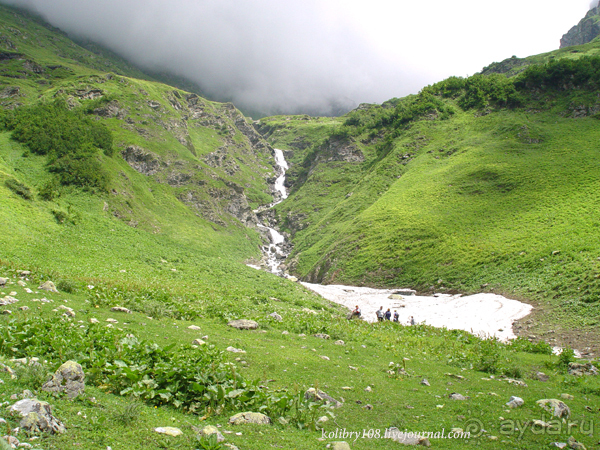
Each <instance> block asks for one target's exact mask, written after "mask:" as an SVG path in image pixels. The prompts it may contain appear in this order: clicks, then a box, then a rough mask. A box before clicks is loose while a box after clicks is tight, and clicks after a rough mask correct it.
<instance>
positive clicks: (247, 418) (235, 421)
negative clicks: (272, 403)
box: [229, 412, 271, 425]
mask: <svg viewBox="0 0 600 450" xmlns="http://www.w3.org/2000/svg"><path fill="white" fill-rule="evenodd" d="M229 423H230V424H232V425H240V424H244V423H255V424H258V425H268V424H270V423H271V419H270V418H269V417H268V416H265V415H264V414H261V413H255V412H243V413H238V414H236V415H234V416H231V417H230V418H229Z"/></svg>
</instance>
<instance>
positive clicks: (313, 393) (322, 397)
mask: <svg viewBox="0 0 600 450" xmlns="http://www.w3.org/2000/svg"><path fill="white" fill-rule="evenodd" d="M304 398H306V399H307V400H311V401H313V402H323V403H329V404H330V405H331V406H333V407H334V408H341V407H342V405H343V404H342V402H339V401H337V400H336V399H335V398H333V397H332V396H330V395H328V394H327V393H325V392H323V391H321V390H320V389H319V390H316V389H315V388H310V389H309V390H307V391H306V392H305V393H304Z"/></svg>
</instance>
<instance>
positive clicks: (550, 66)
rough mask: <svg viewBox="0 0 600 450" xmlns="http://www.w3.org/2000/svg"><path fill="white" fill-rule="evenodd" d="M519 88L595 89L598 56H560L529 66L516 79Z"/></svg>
mask: <svg viewBox="0 0 600 450" xmlns="http://www.w3.org/2000/svg"><path fill="white" fill-rule="evenodd" d="M515 86H516V87H517V89H519V90H532V89H541V90H549V89H551V90H557V91H564V90H569V89H586V90H597V89H598V88H599V87H600V57H597V56H593V57H592V56H584V57H582V58H579V59H567V58H562V59H559V60H553V61H550V62H548V63H546V64H539V65H533V66H529V67H528V68H527V69H526V70H525V71H524V72H523V73H522V74H521V75H520V76H519V77H518V78H517V79H516V80H515Z"/></svg>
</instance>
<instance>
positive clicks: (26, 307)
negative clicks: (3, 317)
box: [19, 306, 29, 311]
mask: <svg viewBox="0 0 600 450" xmlns="http://www.w3.org/2000/svg"><path fill="white" fill-rule="evenodd" d="M19 311H29V306H20V307H19Z"/></svg>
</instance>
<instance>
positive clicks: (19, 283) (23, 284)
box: [17, 280, 27, 287]
mask: <svg viewBox="0 0 600 450" xmlns="http://www.w3.org/2000/svg"><path fill="white" fill-rule="evenodd" d="M17 284H18V285H19V286H21V287H25V286H27V283H25V282H24V281H23V280H19V281H17Z"/></svg>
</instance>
